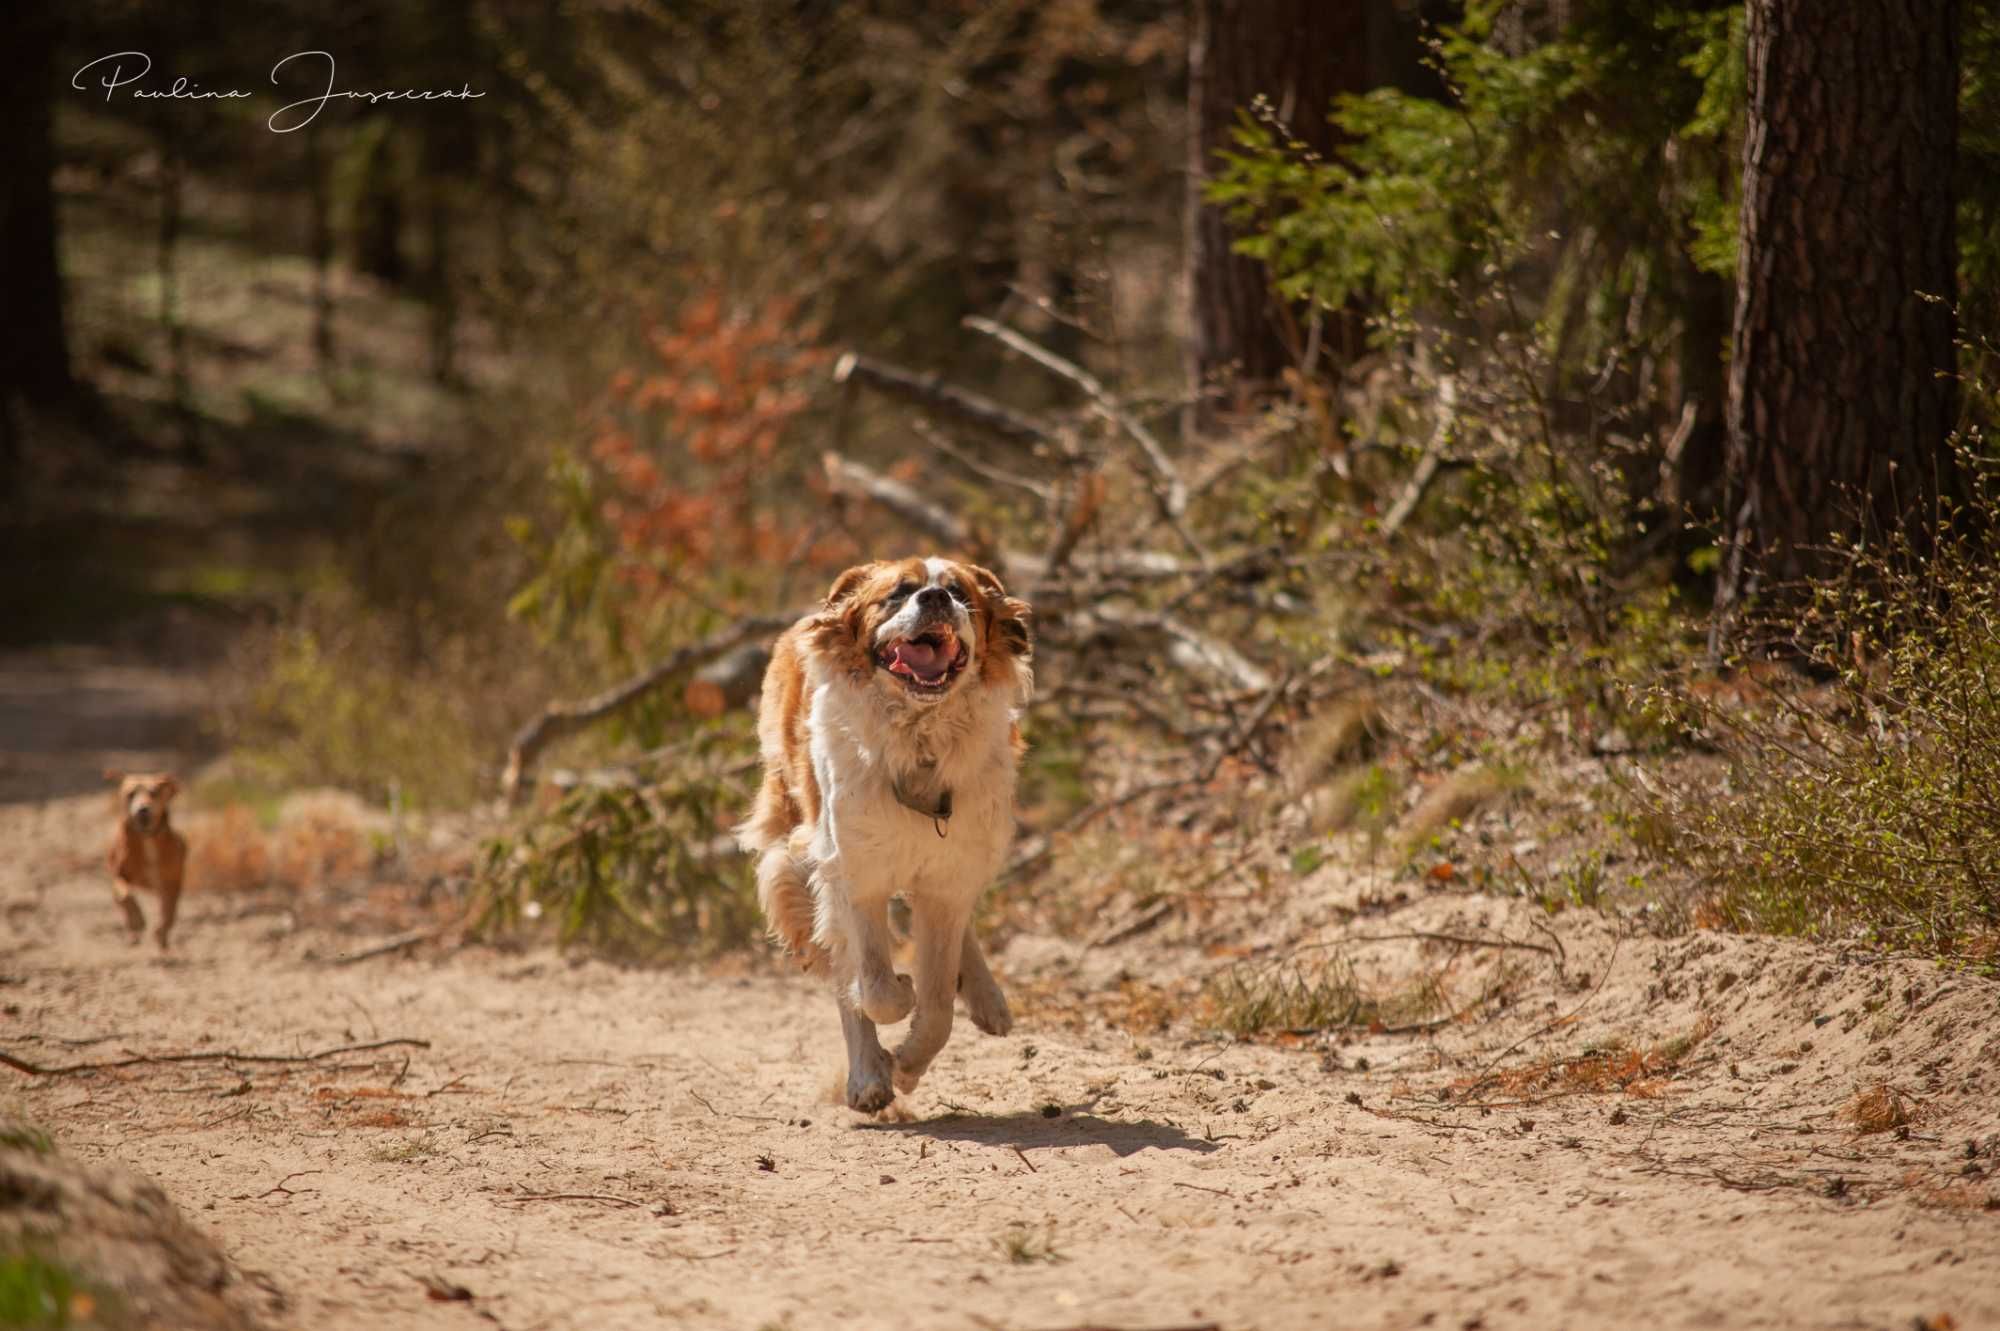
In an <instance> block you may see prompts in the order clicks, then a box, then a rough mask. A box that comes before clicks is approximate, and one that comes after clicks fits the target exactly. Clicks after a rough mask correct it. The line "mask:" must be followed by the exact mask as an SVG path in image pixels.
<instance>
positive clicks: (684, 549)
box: [590, 290, 853, 594]
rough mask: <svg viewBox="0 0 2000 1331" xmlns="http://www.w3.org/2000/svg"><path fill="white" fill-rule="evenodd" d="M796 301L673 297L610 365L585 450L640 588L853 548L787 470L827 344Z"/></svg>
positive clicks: (651, 589)
mask: <svg viewBox="0 0 2000 1331" xmlns="http://www.w3.org/2000/svg"><path fill="white" fill-rule="evenodd" d="M816 336H817V329H815V328H814V327H812V326H811V325H810V324H809V323H805V322H803V321H801V320H800V318H799V315H798V309H797V304H796V302H794V301H791V300H789V299H785V298H782V297H773V298H770V299H767V300H765V301H763V302H762V304H761V305H758V306H756V307H754V308H749V309H744V308H739V307H734V306H732V305H731V304H730V302H728V301H727V300H726V299H725V297H724V295H723V293H721V292H720V291H714V290H711V291H707V292H704V293H702V294H700V295H698V296H696V297H694V298H692V299H690V300H689V301H687V302H686V303H685V304H684V305H682V306H681V308H680V309H679V311H678V312H677V313H676V314H675V316H674V317H673V318H672V320H670V321H669V322H668V323H667V324H665V325H663V326H661V327H658V328H655V329H653V330H652V332H651V333H650V335H649V338H648V340H649V343H650V346H651V350H652V353H653V355H654V357H655V358H656V361H655V362H654V363H652V364H649V365H648V366H647V367H646V368H645V369H644V370H643V371H635V370H630V369H627V370H621V371H620V372H619V373H618V374H616V375H615V376H613V378H612V380H611V383H610V385H609V402H608V404H607V407H606V409H605V411H604V412H603V413H602V415H601V416H600V418H599V419H598V421H597V422H596V427H595V432H594V437H593V439H592V441H591V446H590V453H591V456H592V457H593V458H594V459H595V460H596V462H597V464H598V466H599V468H600V469H601V472H602V474H603V476H604V477H605V479H606V480H607V482H608V483H609V489H610V491H611V493H610V497H609V498H608V499H607V500H606V502H605V505H604V516H605V519H606V521H607V522H608V523H609V524H610V527H611V530H612V532H613V535H614V539H615V541H616V544H617V554H618V572H619V575H620V576H621V577H622V578H624V579H625V580H626V581H627V582H628V583H629V584H631V585H632V586H634V587H636V588H637V589H639V590H640V591H641V592H646V593H655V594H659V593H665V592H667V591H668V590H670V589H673V588H675V587H686V586H688V585H701V586H708V585H712V583H713V581H714V579H713V577H712V575H716V574H726V573H728V572H729V571H730V570H731V569H735V568H742V567H746V566H748V567H764V568H771V567H778V566H788V567H798V566H801V565H804V566H807V567H822V566H823V567H827V568H832V567H837V566H839V565H840V564H841V563H842V562H843V561H845V560H846V559H847V558H848V557H849V556H850V555H851V554H852V553H853V551H852V548H851V544H850V543H849V542H846V541H844V540H841V539H839V538H838V536H837V535H836V534H833V533H825V532H820V531H817V530H815V529H814V528H813V527H812V525H811V524H810V523H809V522H807V521H806V520H804V518H803V516H802V514H801V513H800V512H799V511H798V509H797V508H796V507H795V506H796V505H797V503H798V500H799V498H800V496H801V492H802V491H803V488H804V487H803V486H801V485H798V484H786V483H785V478H786V477H787V476H788V475H790V474H792V472H793V469H792V468H790V467H788V466H787V460H786V457H785V453H786V441H787V434H788V431H789V430H790V429H791V427H792V426H793V425H794V424H795V423H797V422H798V420H799V418H800V417H801V416H802V415H804V413H805V412H806V411H807V410H808V409H809V407H810V406H811V404H812V395H811V386H812V382H813V380H814V379H815V378H816V377H817V375H818V373H819V372H820V371H821V370H822V368H823V367H824V366H825V364H826V362H827V360H828V358H829V354H830V353H828V352H827V351H826V350H825V349H824V348H822V347H819V346H817V345H815V340H816Z"/></svg>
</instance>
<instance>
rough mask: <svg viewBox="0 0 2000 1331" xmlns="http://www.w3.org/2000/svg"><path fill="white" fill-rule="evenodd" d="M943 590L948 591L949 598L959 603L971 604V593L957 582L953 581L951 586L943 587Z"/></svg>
mask: <svg viewBox="0 0 2000 1331" xmlns="http://www.w3.org/2000/svg"><path fill="white" fill-rule="evenodd" d="M945 590H946V591H948V592H950V593H951V599H952V600H954V601H956V602H958V603H959V604H960V605H963V606H970V605H971V604H972V594H971V593H970V592H968V591H966V590H965V588H963V587H961V586H959V585H958V584H957V583H955V582H954V583H953V584H952V585H951V586H949V587H947V588H945Z"/></svg>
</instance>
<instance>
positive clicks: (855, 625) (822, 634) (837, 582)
mask: <svg viewBox="0 0 2000 1331" xmlns="http://www.w3.org/2000/svg"><path fill="white" fill-rule="evenodd" d="M875 567H876V566H875V565H874V564H856V565H855V566H854V567H853V568H851V569H849V570H847V572H845V573H843V574H841V575H840V576H839V577H837V578H835V579H834V580H833V586H831V587H829V588H827V589H826V601H825V604H824V606H823V607H822V608H821V610H820V612H819V613H818V614H816V615H814V616H813V617H812V622H811V627H810V628H809V630H808V636H809V639H810V641H811V642H812V643H813V644H814V645H815V646H816V647H817V648H818V649H819V650H820V651H822V652H824V653H826V654H827V655H828V656H829V657H831V658H833V659H835V660H840V661H844V662H845V663H846V665H847V668H848V669H849V670H850V671H851V672H852V673H854V674H855V675H857V676H863V675H866V674H867V673H868V670H869V666H870V660H869V655H868V651H867V649H866V648H865V647H864V646H863V645H862V642H861V633H862V623H861V621H862V616H863V615H864V614H865V613H866V610H867V607H866V606H864V605H863V604H862V603H861V601H860V599H859V598H857V597H856V596H855V593H856V592H858V591H860V590H861V588H862V587H863V586H864V585H866V583H867V582H868V579H869V578H870V577H871V576H872V575H873V574H874V572H875Z"/></svg>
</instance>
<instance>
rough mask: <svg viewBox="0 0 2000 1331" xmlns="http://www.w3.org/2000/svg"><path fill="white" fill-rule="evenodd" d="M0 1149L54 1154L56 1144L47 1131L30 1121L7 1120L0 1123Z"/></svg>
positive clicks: (31, 1153)
mask: <svg viewBox="0 0 2000 1331" xmlns="http://www.w3.org/2000/svg"><path fill="white" fill-rule="evenodd" d="M0 1150H8V1151H26V1152H27V1153H28V1154H30V1155H54V1154H55V1151H56V1144H55V1142H54V1140H53V1139H51V1138H50V1136H49V1134H48V1133H46V1132H44V1131H43V1130H42V1129H40V1128H38V1127H36V1126H35V1125H34V1124H32V1123H18V1122H8V1123H4V1124H0Z"/></svg>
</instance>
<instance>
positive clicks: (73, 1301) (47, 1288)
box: [0, 1251, 112, 1331]
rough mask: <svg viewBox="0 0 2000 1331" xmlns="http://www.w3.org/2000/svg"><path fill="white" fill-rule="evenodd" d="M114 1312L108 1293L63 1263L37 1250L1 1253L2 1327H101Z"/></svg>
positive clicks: (57, 1329) (50, 1329)
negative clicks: (96, 1287) (103, 1292)
mask: <svg viewBox="0 0 2000 1331" xmlns="http://www.w3.org/2000/svg"><path fill="white" fill-rule="evenodd" d="M111 1311H112V1309H111V1307H110V1305H109V1303H108V1301H107V1299H106V1296H105V1295H104V1294H102V1293H101V1292H99V1291H98V1290H97V1289H95V1288H94V1287H93V1286H92V1285H91V1284H90V1283H89V1282H88V1281H86V1280H85V1279H84V1278H83V1277H81V1276H79V1275H78V1274H77V1273H76V1272H75V1271H73V1270H71V1269H70V1268H69V1267H68V1266H66V1265H64V1264H63V1263H61V1262H58V1261H54V1260H51V1259H50V1258H48V1257H44V1256H43V1255H41V1254H40V1253H37V1252H33V1251H16V1252H9V1253H4V1254H0V1326H8V1327H23V1328H33V1329H35V1331H41V1329H44V1328H45V1329H46V1331H60V1329H61V1328H64V1327H72V1326H101V1325H104V1324H105V1320H104V1319H105V1317H106V1315H107V1314H108V1313H110V1312H111Z"/></svg>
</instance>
